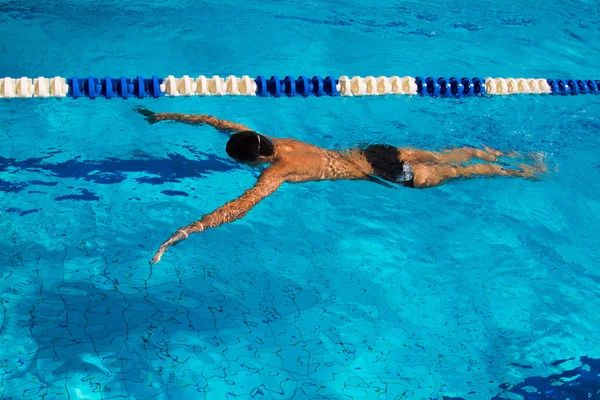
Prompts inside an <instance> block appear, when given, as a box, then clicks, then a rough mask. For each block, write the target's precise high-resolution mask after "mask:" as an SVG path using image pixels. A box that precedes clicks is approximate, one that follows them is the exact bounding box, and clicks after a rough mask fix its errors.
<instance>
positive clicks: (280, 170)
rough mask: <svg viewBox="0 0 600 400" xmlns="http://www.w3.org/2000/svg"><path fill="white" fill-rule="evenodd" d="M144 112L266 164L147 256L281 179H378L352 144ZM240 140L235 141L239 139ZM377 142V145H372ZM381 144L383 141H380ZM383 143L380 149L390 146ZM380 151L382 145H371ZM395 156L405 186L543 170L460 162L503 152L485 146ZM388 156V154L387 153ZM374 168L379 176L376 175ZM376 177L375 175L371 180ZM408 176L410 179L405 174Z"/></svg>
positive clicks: (229, 213) (235, 213)
mask: <svg viewBox="0 0 600 400" xmlns="http://www.w3.org/2000/svg"><path fill="white" fill-rule="evenodd" d="M135 110H136V111H137V112H139V113H140V114H142V115H144V116H145V117H146V120H147V121H148V122H150V123H156V122H159V121H178V122H184V123H188V124H197V125H202V124H206V125H210V126H212V127H214V128H216V129H217V130H220V131H223V132H227V133H231V134H233V135H232V138H231V139H230V143H228V145H227V152H228V153H229V155H230V156H232V157H233V158H234V159H236V160H238V161H241V162H244V163H247V164H250V165H260V164H271V165H270V166H268V167H267V168H265V169H264V170H263V171H262V173H261V174H260V176H259V178H258V181H257V182H256V184H255V185H254V187H252V188H250V189H248V190H247V191H246V192H245V193H244V194H242V195H241V196H240V197H239V198H237V199H235V200H233V201H230V202H229V203H227V204H225V205H223V206H222V207H219V208H218V209H217V210H215V211H213V212H212V213H210V214H206V215H205V216H203V217H202V218H201V219H200V220H198V221H196V222H193V223H191V224H190V225H188V226H185V227H183V228H180V229H178V230H177V231H176V232H175V234H173V236H171V237H170V238H169V239H168V240H167V241H166V242H164V243H163V244H162V245H161V246H160V248H159V250H158V252H157V253H156V254H155V255H154V257H153V258H152V262H155V263H157V262H159V261H160V259H161V257H162V255H163V254H164V252H165V251H167V249H168V248H169V247H171V246H172V245H174V244H176V243H177V242H180V241H182V240H184V239H187V238H188V236H189V235H190V234H192V233H196V232H202V231H204V230H206V229H209V228H215V227H217V226H219V225H222V224H225V223H228V222H232V221H235V220H237V219H240V218H242V217H244V216H245V215H246V214H247V213H248V211H250V209H252V207H254V206H255V205H257V204H258V203H259V202H260V201H261V200H262V199H264V198H265V197H267V196H269V195H271V194H272V193H273V192H275V191H276V190H277V189H278V188H279V187H280V186H281V185H282V184H283V183H284V182H290V183H296V182H307V181H321V180H340V179H344V180H372V181H373V180H374V181H379V182H380V183H382V181H381V180H380V179H378V177H381V173H379V172H381V171H380V169H377V170H376V168H374V165H375V166H381V163H379V164H376V163H373V162H372V161H371V160H370V159H368V155H369V153H368V151H364V150H363V149H358V148H357V149H351V150H347V151H333V150H327V149H324V148H320V147H317V146H313V145H311V144H308V143H304V142H301V141H299V140H294V139H277V138H272V137H267V136H264V135H259V134H257V133H256V132H252V131H251V130H250V128H248V127H246V126H244V125H241V124H237V123H233V122H229V121H224V120H221V119H218V118H215V117H212V116H208V115H187V114H176V113H154V112H151V111H150V110H147V109H145V108H136V109H135ZM238 139H239V140H238ZM375 147H377V146H375ZM381 147H383V146H381ZM389 148H391V146H387V148H386V149H384V150H389ZM376 151H378V152H381V151H383V150H381V149H376ZM393 154H394V158H397V160H396V159H394V160H392V161H390V162H389V164H394V163H395V164H394V165H390V168H395V170H394V171H400V170H401V169H402V166H404V169H405V170H407V176H406V178H404V179H406V180H403V181H395V183H401V184H403V185H404V186H409V187H415V188H419V189H423V188H428V187H433V186H438V185H440V184H442V183H444V182H446V181H447V180H449V179H454V178H471V177H480V176H514V177H523V178H533V177H535V176H536V174H538V173H541V172H544V171H545V167H544V166H543V164H542V165H538V166H537V167H532V166H528V165H521V166H520V169H512V168H503V167H502V166H500V165H498V164H491V163H478V164H474V165H462V164H463V163H466V162H468V161H470V160H472V159H480V160H484V161H488V162H494V161H497V158H498V157H499V156H504V155H505V154H503V153H501V152H500V151H497V150H493V149H490V148H488V147H485V151H484V150H481V149H477V148H469V147H463V148H455V149H450V150H446V151H441V152H431V151H425V150H418V149H410V148H398V149H395V148H394V153H393ZM388 160H389V158H388ZM378 173H379V175H378ZM374 177H375V179H374ZM409 178H410V181H408V179H409Z"/></svg>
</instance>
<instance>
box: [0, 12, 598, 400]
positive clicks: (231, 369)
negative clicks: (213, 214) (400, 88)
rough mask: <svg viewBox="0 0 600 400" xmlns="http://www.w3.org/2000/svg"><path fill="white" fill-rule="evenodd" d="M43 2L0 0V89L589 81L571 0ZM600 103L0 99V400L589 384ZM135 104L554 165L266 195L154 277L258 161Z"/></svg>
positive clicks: (492, 392)
mask: <svg viewBox="0 0 600 400" xmlns="http://www.w3.org/2000/svg"><path fill="white" fill-rule="evenodd" d="M37 3H39V2H33V1H30V2H28V1H0V52H1V54H2V57H0V75H2V76H13V77H19V76H31V77H34V76H39V75H45V76H54V75H62V76H70V75H73V74H77V75H79V76H87V75H97V76H104V75H115V76H120V75H122V74H123V75H130V76H135V75H138V74H139V75H147V76H150V75H153V74H156V75H159V76H161V75H162V76H166V75H168V74H173V75H176V76H177V75H183V74H190V75H198V74H205V75H213V74H221V75H229V74H236V75H243V74H249V75H258V74H261V75H266V76H270V75H272V74H278V75H280V76H284V75H287V74H290V75H301V74H306V75H316V74H319V75H322V76H325V75H342V74H344V75H350V76H352V75H355V74H356V75H363V76H364V75H375V76H378V75H400V76H403V75H412V76H429V75H431V76H451V75H459V76H483V77H485V76H503V77H544V78H554V77H556V78H571V77H573V78H600V71H599V70H598V68H597V65H598V62H599V61H600V60H599V58H600V57H599V56H598V54H600V53H599V52H598V43H600V41H599V39H600V30H599V29H600V22H598V21H597V18H596V15H598V11H599V10H598V8H599V7H600V6H599V5H598V3H596V2H591V1H589V2H583V1H580V2H577V1H569V2H568V3H565V2H559V1H556V0H552V1H547V2H545V3H544V5H543V6H533V5H526V4H521V2H516V1H503V2H502V3H497V2H494V3H492V2H491V1H483V2H474V1H464V2H460V3H458V4H457V3H455V2H450V1H438V2H437V4H435V5H429V4H425V2H410V3H400V2H387V3H386V4H385V5H373V4H371V3H369V2H366V1H365V2H353V3H349V2H347V3H344V4H338V3H336V2H333V1H331V2H325V1H311V2H287V3H282V2H261V3H258V2H249V3H245V4H243V3H241V2H237V1H235V2H233V1H224V2H223V1H219V2H216V1H214V2H201V3H199V2H192V1H182V0H177V1H171V2H163V3H161V4H160V5H153V4H152V3H151V2H133V1H130V2H128V4H127V5H124V4H122V2H117V1H103V2H97V1H86V2H82V1H66V0H65V1H52V2H46V5H40V4H37ZM599 99H600V98H598V97H593V96H579V97H549V96H547V97H530V96H521V97H511V98H485V99H468V100H456V99H427V98H419V97H413V98H411V97H387V98H308V99H300V98H294V99H285V98H284V99H258V98H188V99H160V100H144V101H138V100H128V101H121V100H111V101H107V100H103V99H98V100H96V101H90V100H86V99H79V100H76V101H75V100H72V99H64V100H41V99H38V100H24V101H21V100H10V101H0V149H1V150H0V213H1V215H2V218H1V219H0V272H1V274H2V277H1V279H0V311H1V312H0V321H1V323H0V372H1V374H0V398H5V399H38V398H44V399H67V398H69V399H94V400H95V399H119V398H126V399H225V398H228V399H230V398H231V399H233V398H236V399H292V398H294V399H304V398H310V399H396V398H398V399H400V398H414V399H423V398H425V399H429V398H435V399H442V398H445V399H452V398H463V399H488V398H496V399H522V398H528V399H541V398H548V399H550V398H551V399H566V398H570V399H581V398H596V397H600V394H598V391H599V390H600V378H599V376H598V374H599V373H600V335H599V334H598V333H597V330H598V328H597V327H598V324H599V323H600V317H599V315H600V313H599V311H600V296H599V291H598V284H599V283H600V272H599V271H598V265H599V259H600V251H599V250H598V248H597V245H598V242H599V241H598V231H599V230H600V222H599V220H600V202H599V201H598V193H599V191H600V183H599V182H600V180H599V178H600V162H599V161H598V158H597V155H598V154H599V150H600V143H599V140H598V131H599V130H600V121H599V119H598V115H599V113H600V100H599ZM139 104H142V105H144V106H147V107H149V108H151V109H153V110H156V111H176V112H190V113H193V112H196V113H199V112H201V113H207V114H213V115H217V116H219V117H221V118H226V119H231V120H235V121H239V122H241V123H244V124H247V125H249V126H250V127H252V128H253V129H256V130H258V131H261V132H263V133H265V134H267V135H273V136H276V137H294V138H297V139H301V140H306V141H309V142H311V143H314V144H317V145H321V146H326V147H330V148H345V147H349V146H352V145H354V144H357V143H363V142H368V141H370V142H377V143H390V144H395V145H398V146H417V147H421V148H426V149H432V150H437V149H444V148H450V147H455V146H464V145H470V146H481V145H484V144H485V145H488V146H491V147H495V148H499V149H502V150H510V149H516V150H518V151H521V152H525V153H527V152H542V153H544V154H545V157H546V160H547V162H548V164H549V166H550V169H551V171H553V172H552V174H550V175H549V176H547V177H544V178H543V179H541V180H539V181H526V180H518V179H507V178H506V179H505V178H503V179H478V180H471V181H458V182H453V183H449V184H446V185H444V186H441V187H439V188H432V189H427V190H411V189H405V188H400V189H388V188H385V187H383V186H380V185H375V184H372V183H369V182H318V183H306V184H301V185H284V186H283V187H282V188H281V189H280V190H279V191H278V192H276V193H275V194H274V195H272V196H271V197H269V198H268V199H266V200H264V201H263V202H262V203H261V204H259V205H258V206H257V207H256V208H255V209H254V210H252V211H251V212H250V213H249V214H248V215H247V217H246V218H244V219H243V220H240V221H237V222H234V223H232V224H229V225H225V226H222V227H219V228H217V229H214V230H211V231H207V232H205V233H202V234H198V235H195V236H193V237H191V238H190V239H189V240H187V241H186V242H184V243H182V244H181V245H179V246H177V247H175V248H173V249H172V250H171V251H169V252H168V253H167V254H166V255H165V257H164V258H163V261H162V262H161V263H160V264H158V265H149V264H148V260H149V259H150V258H151V257H152V254H153V253H154V252H155V251H156V249H157V248H158V246H159V245H160V243H162V242H163V241H164V240H165V239H166V238H168V237H169V236H170V235H171V234H172V233H173V232H174V231H175V230H176V229H177V228H179V227H181V226H183V225H187V224H188V223H190V222H192V221H194V220H195V219H198V218H200V217H201V216H202V215H203V214H206V213H208V212H210V211H213V210H214V209H215V208H216V207H218V206H220V205H222V204H223V203H225V202H227V201H229V200H231V199H233V198H235V197H237V196H239V195H240V194H241V193H242V192H243V191H244V190H245V189H246V188H248V187H250V186H251V185H252V184H253V183H254V180H255V178H256V176H257V175H258V173H259V171H258V170H253V169H249V168H248V167H245V166H241V165H238V164H236V163H235V162H233V161H232V160H230V159H228V158H227V156H226V153H225V151H224V146H225V143H226V140H227V137H226V136H224V135H222V134H219V133H217V132H215V131H214V130H211V129H210V128H208V127H191V126H182V125H177V124H156V125H153V126H149V125H148V124H147V123H146V122H145V121H144V120H143V118H141V117H140V116H139V115H137V114H136V113H134V112H133V111H132V108H133V107H134V106H136V105H139ZM543 396H545V397H543Z"/></svg>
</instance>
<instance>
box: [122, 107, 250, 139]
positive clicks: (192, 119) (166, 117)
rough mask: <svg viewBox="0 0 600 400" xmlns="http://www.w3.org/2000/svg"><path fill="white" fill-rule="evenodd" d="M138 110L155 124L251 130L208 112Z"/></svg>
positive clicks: (237, 130) (230, 130) (137, 109)
mask: <svg viewBox="0 0 600 400" xmlns="http://www.w3.org/2000/svg"><path fill="white" fill-rule="evenodd" d="M134 110H135V111H136V112H138V113H140V114H142V115H143V116H145V117H146V121H148V122H149V123H150V124H155V123H157V122H159V121H176V122H183V123H186V124H190V125H204V124H206V125H210V126H212V127H213V128H215V129H217V130H219V131H223V132H232V133H236V132H241V131H250V130H252V129H250V128H248V127H247V126H246V125H242V124H238V123H236V122H231V121H226V120H224V119H219V118H217V117H213V116H211V115H206V114H179V113H155V112H153V111H150V110H148V109H147V108H143V107H137V108H135V109H134Z"/></svg>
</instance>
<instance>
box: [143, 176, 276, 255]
mask: <svg viewBox="0 0 600 400" xmlns="http://www.w3.org/2000/svg"><path fill="white" fill-rule="evenodd" d="M283 182H284V180H283V179H282V178H281V176H279V175H278V174H277V173H272V172H271V171H269V168H267V169H266V170H264V171H263V173H262V174H261V176H260V177H259V178H258V181H257V182H256V185H255V186H254V187H253V188H251V189H248V190H247V191H246V192H245V193H244V194H243V195H241V196H240V197H239V198H237V199H235V200H233V201H230V202H229V203H227V204H225V205H224V206H222V207H219V208H218V209H216V210H215V211H213V212H212V213H210V214H206V215H205V216H203V217H202V218H201V219H200V220H199V221H196V222H193V223H192V224H190V225H188V226H186V227H183V228H180V229H178V230H177V232H175V233H174V234H173V236H171V237H170V238H169V240H167V241H166V242H164V243H163V244H162V245H161V246H160V248H159V249H158V251H157V252H156V254H155V255H154V257H153V258H152V261H151V262H153V263H158V262H159V261H160V259H161V257H162V255H163V254H164V253H165V251H167V249H168V248H169V247H171V246H173V245H175V244H177V243H178V242H181V241H182V240H185V239H187V238H188V236H189V235H190V234H192V233H196V232H202V231H205V230H207V229H209V228H216V227H217V226H219V225H223V224H226V223H228V222H232V221H235V220H237V219H240V218H242V217H244V216H245V215H246V214H247V213H248V211H250V210H251V209H252V207H254V206H255V205H257V204H258V203H259V202H260V201H261V200H262V199H264V198H265V197H267V196H269V195H271V194H272V193H273V192H275V191H276V190H277V189H278V188H279V186H281V184H282V183H283Z"/></svg>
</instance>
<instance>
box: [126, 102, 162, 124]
mask: <svg viewBox="0 0 600 400" xmlns="http://www.w3.org/2000/svg"><path fill="white" fill-rule="evenodd" d="M133 111H135V112H137V113H138V114H142V115H143V116H144V117H146V118H144V119H145V120H146V121H148V123H149V124H150V125H152V124H155V123H157V122H158V121H162V120H163V119H165V117H164V115H163V114H161V113H155V112H154V111H150V110H148V109H147V108H146V107H142V106H137V107H133Z"/></svg>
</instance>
